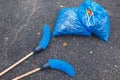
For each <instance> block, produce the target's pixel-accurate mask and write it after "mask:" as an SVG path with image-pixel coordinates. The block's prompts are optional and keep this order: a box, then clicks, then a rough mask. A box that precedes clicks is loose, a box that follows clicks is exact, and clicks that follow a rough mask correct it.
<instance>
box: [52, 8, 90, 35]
mask: <svg viewBox="0 0 120 80" xmlns="http://www.w3.org/2000/svg"><path fill="white" fill-rule="evenodd" d="M78 10H79V8H78V7H73V8H62V9H61V10H60V12H59V15H58V18H57V21H56V25H55V28H54V31H53V34H52V36H53V37H55V36H59V35H68V34H75V35H84V36H90V35H91V33H90V32H89V31H88V30H86V29H85V28H84V24H83V23H82V22H81V21H80V20H79V17H78Z"/></svg>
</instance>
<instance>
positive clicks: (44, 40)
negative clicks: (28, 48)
mask: <svg viewBox="0 0 120 80" xmlns="http://www.w3.org/2000/svg"><path fill="white" fill-rule="evenodd" d="M49 42H50V27H49V26H48V25H47V24H45V25H44V27H43V36H42V39H41V41H40V42H39V45H40V46H41V47H42V48H43V49H45V48H46V47H47V46H48V44H49Z"/></svg>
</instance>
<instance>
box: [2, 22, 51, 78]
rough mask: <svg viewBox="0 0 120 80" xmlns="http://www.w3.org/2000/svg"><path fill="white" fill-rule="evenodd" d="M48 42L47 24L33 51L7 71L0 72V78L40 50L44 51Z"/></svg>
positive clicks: (48, 30)
mask: <svg viewBox="0 0 120 80" xmlns="http://www.w3.org/2000/svg"><path fill="white" fill-rule="evenodd" d="M49 42H50V28H49V26H48V25H47V24H45V25H44V27H43V36H42V39H41V40H40V42H39V45H38V46H37V47H36V48H35V49H34V51H33V52H31V53H29V54H28V55H27V56H25V57H24V58H22V59H20V60H19V61H17V62H16V63H14V64H13V65H12V66H10V67H8V68H7V69H5V70H4V71H2V72H1V73H0V76H2V75H3V74H5V73H7V72H8V71H10V70H11V69H13V68H14V67H15V66H17V65H18V64H20V63H21V62H23V61H24V60H26V59H27V58H29V57H30V56H32V55H33V54H35V53H39V52H41V51H42V50H44V49H46V47H47V46H48V44H49Z"/></svg>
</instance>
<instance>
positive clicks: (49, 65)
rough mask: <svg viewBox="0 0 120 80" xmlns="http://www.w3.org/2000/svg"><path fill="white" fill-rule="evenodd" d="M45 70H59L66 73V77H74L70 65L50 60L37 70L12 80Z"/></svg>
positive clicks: (73, 71) (61, 61)
mask: <svg viewBox="0 0 120 80" xmlns="http://www.w3.org/2000/svg"><path fill="white" fill-rule="evenodd" d="M46 69H57V70H61V71H63V72H65V73H67V74H68V75H70V76H72V77H73V76H75V70H74V68H73V66H72V65H70V64H69V63H67V62H65V61H63V60H58V59H50V60H49V61H48V62H47V63H44V64H43V65H42V66H41V67H39V68H36V69H34V70H32V71H30V72H27V73H25V74H22V75H20V76H18V77H16V78H14V79H12V80H19V79H21V78H23V77H26V76H28V75H30V74H33V73H35V72H37V71H40V70H46Z"/></svg>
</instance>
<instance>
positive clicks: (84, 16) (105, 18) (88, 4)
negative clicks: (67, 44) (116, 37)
mask: <svg viewBox="0 0 120 80" xmlns="http://www.w3.org/2000/svg"><path fill="white" fill-rule="evenodd" d="M88 9H89V10H90V11H91V13H92V14H91V15H89V14H88V12H87V10H88ZM79 19H80V20H81V21H82V23H83V24H84V25H85V26H86V29H87V30H89V31H90V32H91V33H93V34H95V35H97V36H98V37H99V38H100V39H102V40H104V41H108V38H109V34H110V19H109V15H108V13H107V11H106V10H105V9H104V8H103V7H102V6H100V5H99V4H97V3H96V2H93V1H92V0H85V1H84V2H83V3H82V4H81V5H80V7H79Z"/></svg>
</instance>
